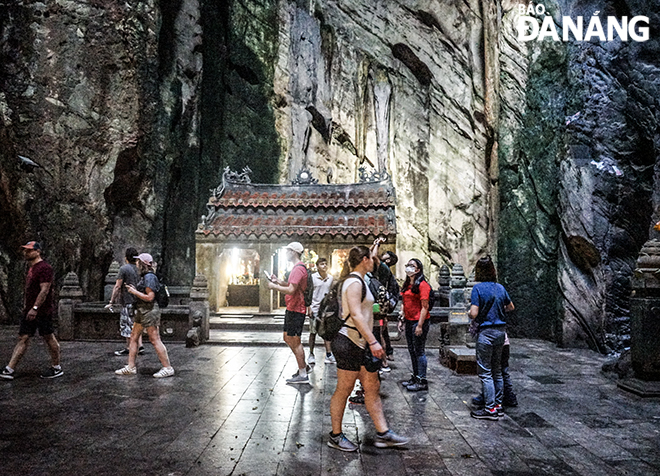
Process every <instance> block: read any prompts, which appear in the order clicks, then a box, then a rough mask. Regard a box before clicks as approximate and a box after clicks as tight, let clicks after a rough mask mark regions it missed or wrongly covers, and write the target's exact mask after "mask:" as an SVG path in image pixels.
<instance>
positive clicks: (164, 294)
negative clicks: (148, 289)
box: [147, 273, 170, 309]
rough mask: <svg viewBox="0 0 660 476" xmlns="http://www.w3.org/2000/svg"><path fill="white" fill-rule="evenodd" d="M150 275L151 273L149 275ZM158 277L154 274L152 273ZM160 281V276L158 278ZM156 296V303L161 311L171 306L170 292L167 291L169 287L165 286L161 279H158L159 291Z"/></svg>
mask: <svg viewBox="0 0 660 476" xmlns="http://www.w3.org/2000/svg"><path fill="white" fill-rule="evenodd" d="M147 274H149V273H147ZM151 274H153V275H154V276H156V275H155V274H154V273H151ZM156 279H158V276H156ZM154 293H155V294H156V302H157V303H158V307H160V308H161V309H162V308H164V307H167V306H169V305H170V290H169V289H167V285H166V284H164V283H163V282H162V281H161V280H160V279H158V290H156V291H154Z"/></svg>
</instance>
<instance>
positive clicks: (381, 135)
mask: <svg viewBox="0 0 660 476" xmlns="http://www.w3.org/2000/svg"><path fill="white" fill-rule="evenodd" d="M371 78H372V85H373V94H374V108H375V110H376V143H377V154H378V171H379V172H388V166H389V151H390V148H389V146H390V98H391V96H392V85H391V84H390V81H389V78H388V77H387V73H386V72H385V71H383V70H382V69H375V70H373V71H372V75H371ZM388 173H389V172H388Z"/></svg>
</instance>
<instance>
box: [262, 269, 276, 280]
mask: <svg viewBox="0 0 660 476" xmlns="http://www.w3.org/2000/svg"><path fill="white" fill-rule="evenodd" d="M264 274H265V275H266V279H267V280H268V281H270V282H271V283H274V282H275V281H273V280H272V279H271V275H270V273H269V272H268V271H266V270H265V269H264Z"/></svg>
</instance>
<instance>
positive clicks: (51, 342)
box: [43, 334, 60, 367]
mask: <svg viewBox="0 0 660 476" xmlns="http://www.w3.org/2000/svg"><path fill="white" fill-rule="evenodd" d="M43 339H44V342H45V343H46V346H48V352H49V353H50V361H51V363H52V365H53V367H55V366H56V365H60V343H59V342H57V339H56V338H55V334H48V335H46V336H43Z"/></svg>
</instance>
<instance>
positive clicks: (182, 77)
mask: <svg viewBox="0 0 660 476" xmlns="http://www.w3.org/2000/svg"><path fill="white" fill-rule="evenodd" d="M519 3H520V2H517V1H514V0H502V1H497V2H493V1H488V0H467V1H464V2H454V1H449V0H442V1H441V0H420V1H415V2H412V1H407V0H381V1H375V2H374V1H373V0H349V1H347V0H342V1H338V0H329V1H324V2H321V1H317V0H281V1H276V0H262V1H254V0H242V1H240V2H238V1H234V0H229V1H226V2H212V1H210V0H169V1H161V2H156V1H153V0H151V1H147V2H137V3H131V2H128V3H126V2H114V1H108V2H101V1H97V0H84V1H70V0H58V1H57V2H44V3H41V2H36V1H28V0H19V1H16V2H5V3H1V4H0V33H1V34H0V55H1V56H0V154H2V162H1V163H0V194H1V197H2V200H0V220H1V222H2V223H3V225H5V226H2V227H0V320H3V321H10V322H15V320H16V313H17V312H18V309H19V308H20V298H21V297H20V294H21V293H20V289H21V282H22V279H23V276H24V265H23V264H22V263H21V261H20V258H19V256H18V252H17V250H18V247H19V246H20V244H21V243H22V242H25V241H27V240H28V239H32V238H36V239H40V240H42V241H43V242H44V244H45V246H46V249H47V252H46V256H47V257H48V259H49V260H50V261H52V262H53V264H54V265H55V269H56V271H57V276H58V279H59V280H61V279H63V277H64V276H65V275H66V273H67V272H69V271H75V272H76V274H77V275H78V276H80V280H81V286H82V287H83V288H84V289H85V290H86V295H91V296H94V295H99V297H100V295H101V292H102V286H103V277H104V275H105V272H106V271H107V268H108V266H109V264H110V262H111V261H112V260H113V259H120V258H121V256H122V255H123V248H124V247H125V246H126V245H128V244H131V245H134V246H137V247H138V248H140V249H146V250H149V251H151V252H152V253H153V254H154V255H156V256H157V260H158V261H159V262H160V263H161V266H160V270H159V271H161V272H162V273H164V274H165V275H166V277H167V280H168V282H169V283H173V284H189V283H190V282H192V279H193V277H194V275H195V265H194V262H193V260H194V251H193V250H194V233H193V232H194V229H195V227H196V224H197V222H198V221H199V219H200V217H201V215H202V214H203V213H204V203H205V201H206V200H207V198H208V191H209V189H211V188H214V187H216V186H217V185H218V184H219V183H220V176H221V171H222V170H223V168H224V167H225V166H229V167H231V168H232V169H233V170H242V168H243V167H244V166H246V165H248V166H250V168H251V169H252V170H253V171H254V174H253V176H252V180H253V181H254V182H273V181H278V180H279V181H280V182H288V181H290V180H291V179H292V178H293V177H294V176H295V175H296V174H297V172H298V171H299V170H300V168H301V167H306V168H308V169H309V170H311V171H312V173H313V175H314V176H315V177H316V178H317V179H319V181H320V182H321V183H324V182H327V181H333V182H352V181H355V180H357V178H358V175H359V174H360V171H359V169H360V168H363V169H365V170H366V172H367V173H372V172H376V173H383V172H387V173H389V174H390V175H391V177H392V180H393V182H394V184H395V187H396V190H397V200H398V202H397V228H398V232H399V235H398V241H397V249H398V250H399V252H400V255H401V259H400V260H399V265H400V266H403V264H405V262H406V260H407V259H408V258H410V257H413V256H414V257H418V258H420V259H422V261H423V262H424V263H425V265H426V266H427V269H428V274H429V275H430V276H431V277H432V279H433V280H434V281H435V279H436V278H435V277H436V276H437V272H438V269H439V267H440V266H441V265H443V264H450V265H451V264H453V263H460V264H462V265H463V266H465V267H466V270H467V271H469V270H470V269H471V267H472V265H473V263H474V262H475V261H476V259H478V258H479V256H480V255H482V254H485V253H491V254H493V255H495V256H496V257H497V260H498V266H499V272H500V278H501V281H502V282H503V283H504V284H505V285H506V286H507V288H508V289H509V291H510V294H511V295H512V296H513V298H514V300H515V301H516V305H517V308H518V313H517V319H516V322H515V323H514V326H513V332H514V333H516V334H518V335H524V336H534V337H542V338H548V339H553V340H555V341H557V342H559V343H562V344H564V345H589V346H591V347H592V348H595V349H598V350H601V351H608V350H613V349H619V348H622V347H625V346H626V342H627V341H626V335H627V327H626V326H627V312H628V311H627V310H628V297H627V296H628V294H627V293H628V290H629V281H630V275H631V272H632V266H633V265H634V260H635V259H636V256H637V252H638V251H639V248H640V247H641V245H642V244H643V243H644V242H645V241H646V239H647V238H648V235H649V229H650V224H651V223H652V221H653V220H652V218H653V217H654V216H655V215H656V213H655V210H656V208H657V204H658V198H659V197H658V192H657V191H656V190H658V187H657V186H656V185H655V182H654V181H655V175H656V172H655V167H656V165H655V164H656V162H657V161H656V151H655V144H656V143H657V140H658V139H657V133H656V129H657V119H656V117H655V108H656V101H657V99H656V97H657V96H658V95H657V87H658V86H657V84H658V78H657V74H658V64H657V61H658V60H656V58H658V55H657V51H656V50H657V48H658V40H657V38H654V37H653V35H652V37H651V39H650V40H649V41H647V42H644V43H637V42H632V41H628V42H623V41H613V42H597V41H590V42H566V43H565V42H561V41H560V42H553V41H551V40H548V39H546V40H544V41H542V42H535V41H531V42H527V43H525V42H521V41H519V40H518V39H517V31H516V30H515V25H516V22H517V18H518V15H519V11H518V5H519ZM544 5H545V9H546V11H547V12H548V14H549V15H551V16H552V17H553V18H554V20H555V23H557V24H559V23H560V21H561V17H562V16H563V15H569V16H572V17H576V16H584V17H585V18H589V17H591V16H592V15H593V14H594V11H595V10H599V12H600V13H599V15H601V16H602V17H603V18H606V17H607V16H608V15H614V16H617V17H621V16H625V15H627V16H629V17H632V16H634V15H647V16H649V17H650V22H651V24H654V22H655V23H656V24H657V21H658V16H657V13H654V12H656V11H658V9H657V7H658V2H657V1H656V0H654V1H653V2H642V1H638V0H627V1H624V0H622V1H616V2H615V1H605V2H590V1H586V2H585V1H578V0H559V1H552V2H546V3H545V4H544ZM19 155H20V156H23V157H27V158H29V159H31V160H33V161H34V162H35V163H36V164H38V165H40V166H41V167H34V166H26V165H25V163H24V162H21V161H20V159H19V158H18V156H19ZM21 166H23V168H21ZM617 171H618V172H621V173H620V174H619V173H618V172H617ZM7 224H8V225H7ZM399 274H401V275H402V270H401V269H400V270H399Z"/></svg>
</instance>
